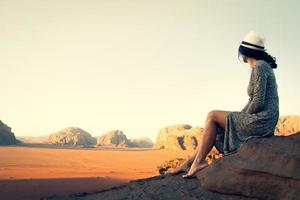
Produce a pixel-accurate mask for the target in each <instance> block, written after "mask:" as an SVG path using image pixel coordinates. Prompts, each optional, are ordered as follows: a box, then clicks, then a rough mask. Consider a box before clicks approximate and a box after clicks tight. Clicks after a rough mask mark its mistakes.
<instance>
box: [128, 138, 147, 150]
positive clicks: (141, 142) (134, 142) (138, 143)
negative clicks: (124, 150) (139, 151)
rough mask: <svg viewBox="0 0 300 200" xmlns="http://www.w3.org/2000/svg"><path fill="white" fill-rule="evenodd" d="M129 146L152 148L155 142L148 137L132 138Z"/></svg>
mask: <svg viewBox="0 0 300 200" xmlns="http://www.w3.org/2000/svg"><path fill="white" fill-rule="evenodd" d="M129 146H131V147H139V148H152V147H153V142H152V141H151V140H150V139H149V138H146V137H142V138H137V139H131V140H130V144H129Z"/></svg>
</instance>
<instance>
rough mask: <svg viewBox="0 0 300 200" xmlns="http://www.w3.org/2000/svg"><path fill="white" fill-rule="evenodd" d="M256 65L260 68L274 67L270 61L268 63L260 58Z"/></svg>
mask: <svg viewBox="0 0 300 200" xmlns="http://www.w3.org/2000/svg"><path fill="white" fill-rule="evenodd" d="M256 67H259V68H263V69H268V70H269V69H272V67H271V65H270V64H269V63H267V62H266V61H264V60H258V61H257V62H256Z"/></svg>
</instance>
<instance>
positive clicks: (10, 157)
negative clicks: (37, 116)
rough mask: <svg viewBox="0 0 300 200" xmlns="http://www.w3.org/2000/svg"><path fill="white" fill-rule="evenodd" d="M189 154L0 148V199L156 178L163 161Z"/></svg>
mask: <svg viewBox="0 0 300 200" xmlns="http://www.w3.org/2000/svg"><path fill="white" fill-rule="evenodd" d="M189 153H191V152H176V151H171V150H137V149H134V150H126V149H125V150H124V149H123V150H112V149H57V148H37V147H0V197H1V199H6V200H10V199H11V200H16V199H24V200H26V199H40V198H41V197H46V196H52V195H58V196H60V195H68V194H74V193H81V192H88V193H91V192H96V191H100V190H103V189H108V188H110V187H112V186H116V185H120V184H124V183H126V182H128V181H129V180H134V179H140V178H146V177H151V176H155V175H157V172H156V167H157V166H158V165H160V164H161V163H163V162H164V161H165V160H169V159H173V158H178V157H185V156H187V155H188V154H189Z"/></svg>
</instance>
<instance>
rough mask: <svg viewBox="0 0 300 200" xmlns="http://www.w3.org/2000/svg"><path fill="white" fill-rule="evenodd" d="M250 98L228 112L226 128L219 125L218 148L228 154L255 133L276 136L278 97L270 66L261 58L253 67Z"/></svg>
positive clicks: (249, 89) (257, 135) (255, 134)
mask: <svg viewBox="0 0 300 200" xmlns="http://www.w3.org/2000/svg"><path fill="white" fill-rule="evenodd" d="M247 93H248V95H249V101H248V103H247V104H246V106H245V107H244V108H243V109H242V110H241V111H232V112H229V113H228V116H227V118H226V126H225V128H224V129H223V128H221V127H220V126H217V136H216V143H215V146H216V148H217V149H218V150H219V151H220V152H222V153H224V154H225V155H229V154H231V153H233V152H235V151H236V150H237V149H238V148H239V147H240V145H241V143H243V142H245V141H247V140H248V139H251V138H253V137H267V136H273V135H274V130H275V127H276V124H277V121H278V118H279V97H278V92H277V83H276V78H275V74H274V72H273V69H272V68H271V66H270V65H269V64H268V63H267V62H265V61H263V60H259V61H258V62H257V64H256V66H255V67H254V69H252V71H251V77H250V81H249V85H248V89H247Z"/></svg>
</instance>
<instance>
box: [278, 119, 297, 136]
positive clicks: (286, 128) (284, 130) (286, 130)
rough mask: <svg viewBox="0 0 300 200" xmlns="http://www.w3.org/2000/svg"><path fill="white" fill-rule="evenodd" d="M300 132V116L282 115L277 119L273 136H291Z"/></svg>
mask: <svg viewBox="0 0 300 200" xmlns="http://www.w3.org/2000/svg"><path fill="white" fill-rule="evenodd" d="M299 131H300V115H283V116H280V117H279V120H278V123H277V125H276V128H275V135H278V136H279V135H282V136H287V135H292V134H294V133H296V132H299Z"/></svg>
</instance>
